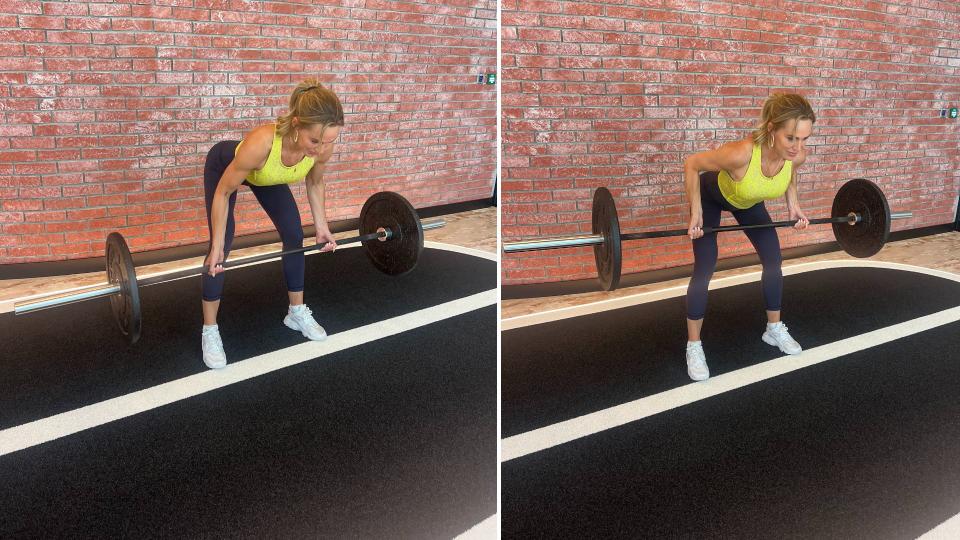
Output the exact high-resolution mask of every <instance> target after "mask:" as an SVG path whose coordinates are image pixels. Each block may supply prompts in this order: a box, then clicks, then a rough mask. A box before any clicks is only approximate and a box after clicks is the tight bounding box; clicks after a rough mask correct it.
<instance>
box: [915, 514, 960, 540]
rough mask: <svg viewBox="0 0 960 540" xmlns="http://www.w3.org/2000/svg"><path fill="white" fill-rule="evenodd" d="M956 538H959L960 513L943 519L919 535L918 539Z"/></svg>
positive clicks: (951, 539) (947, 539)
mask: <svg viewBox="0 0 960 540" xmlns="http://www.w3.org/2000/svg"><path fill="white" fill-rule="evenodd" d="M957 538H960V514H957V515H955V516H953V517H952V518H950V519H948V520H946V521H944V522H943V523H941V524H940V525H938V526H937V527H935V528H934V529H932V530H931V531H929V532H927V533H926V534H924V535H923V536H921V537H920V538H919V540H956V539H957Z"/></svg>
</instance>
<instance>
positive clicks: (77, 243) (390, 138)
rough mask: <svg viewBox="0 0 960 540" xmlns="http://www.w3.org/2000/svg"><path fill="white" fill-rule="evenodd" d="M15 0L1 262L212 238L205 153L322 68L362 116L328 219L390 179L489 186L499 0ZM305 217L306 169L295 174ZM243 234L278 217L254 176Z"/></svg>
mask: <svg viewBox="0 0 960 540" xmlns="http://www.w3.org/2000/svg"><path fill="white" fill-rule="evenodd" d="M161 3H162V4H176V5H162V6H161V5H145V4H143V3H132V2H128V1H126V0H119V1H117V2H110V3H100V2H86V1H77V0H73V1H70V2H48V1H43V2H41V1H36V0H15V1H10V2H2V3H0V115H2V116H0V120H2V122H0V262H4V263H18V262H29V261H43V260H56V259H65V258H81V257H89V256H99V255H102V253H103V241H104V239H105V238H106V235H107V234H108V232H110V231H112V230H119V231H121V232H122V233H123V234H124V235H125V236H126V237H127V239H128V241H129V242H130V243H131V247H132V249H133V250H134V251H143V250H150V249H156V248H163V247H169V246H176V245H180V244H188V243H195V242H202V241H203V242H205V241H206V236H207V234H206V218H205V213H204V210H203V192H202V167H203V159H204V157H205V155H206V152H207V150H208V149H209V148H210V147H211V146H212V145H213V144H214V143H216V142H217V141H220V140H224V139H239V138H241V137H242V136H243V134H244V133H245V132H246V131H248V130H249V129H251V128H253V127H255V126H257V125H260V124H261V123H266V122H270V121H272V120H273V119H275V118H276V117H277V116H278V115H279V114H282V113H283V112H285V110H286V105H287V101H288V98H289V95H290V92H291V90H292V89H293V87H294V86H295V85H296V83H298V82H299V81H301V80H302V79H304V78H306V77H308V76H314V75H316V76H319V77H320V78H321V80H323V81H324V82H325V83H327V84H329V85H330V86H331V87H332V88H333V89H334V90H335V91H336V92H337V93H338V94H339V96H340V98H341V101H342V102H343V103H344V107H345V112H346V122H347V126H346V128H345V129H344V131H343V133H342V136H341V141H340V144H339V145H338V147H337V150H336V154H335V155H334V158H333V160H332V161H331V165H330V166H329V167H328V171H329V172H328V173H327V176H326V178H327V180H328V184H327V197H328V205H327V206H328V211H327V215H328V218H329V219H331V220H336V219H343V218H350V217H356V215H357V214H358V213H359V209H360V205H361V204H362V203H363V201H364V200H365V199H366V198H367V197H368V196H369V195H371V194H372V193H374V192H375V191H378V190H384V189H389V190H395V191H399V192H401V193H403V194H404V195H405V196H407V198H409V199H410V200H411V202H412V203H413V204H414V205H415V206H418V207H424V206H432V205H438V204H444V203H451V202H460V201H468V200H476V199H481V198H485V197H489V196H490V194H491V193H492V190H493V181H494V177H495V168H496V120H497V118H496V90H495V88H496V87H494V86H487V85H481V84H477V74H478V73H481V72H484V73H485V72H492V71H493V70H494V69H495V67H496V61H497V58H496V37H497V36H496V31H497V30H496V2H495V0H473V1H470V0H458V1H452V2H451V1H444V2H439V1H437V2H428V3H425V2H413V1H411V2H388V1H385V0H365V1H355V0H344V1H342V2H340V3H339V4H340V5H330V4H331V3H330V2H297V1H258V2H247V1H241V0H187V1H182V2H161ZM294 192H295V194H296V195H297V197H298V201H300V202H301V205H302V211H303V215H304V222H305V224H307V223H309V222H310V220H311V218H310V213H309V206H308V204H307V201H306V197H305V195H304V193H303V185H302V184H300V185H299V186H298V187H295V189H294ZM237 218H238V234H245V233H251V232H258V231H263V230H272V225H271V224H270V222H269V220H268V219H267V218H266V217H265V215H264V214H263V212H262V211H261V210H260V209H259V206H257V204H256V201H255V200H254V199H253V197H252V195H250V193H249V190H246V189H243V190H241V195H240V203H239V205H238V207H237Z"/></svg>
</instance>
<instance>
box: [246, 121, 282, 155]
mask: <svg viewBox="0 0 960 540" xmlns="http://www.w3.org/2000/svg"><path fill="white" fill-rule="evenodd" d="M274 132H275V129H274V124H264V125H262V126H257V127H255V128H253V129H251V130H250V131H248V132H247V134H246V135H245V136H244V137H243V148H249V149H250V150H251V151H255V152H257V153H269V152H270V149H271V148H272V147H273V136H274Z"/></svg>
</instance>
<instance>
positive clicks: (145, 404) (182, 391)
mask: <svg viewBox="0 0 960 540" xmlns="http://www.w3.org/2000/svg"><path fill="white" fill-rule="evenodd" d="M498 298H499V293H498V291H497V290H496V289H491V290H489V291H485V292H482V293H478V294H474V295H472V296H467V297H465V298H460V299H457V300H453V301H451V302H446V303H444V304H440V305H438V306H433V307H429V308H426V309H421V310H419V311H414V312H411V313H407V314H404V315H400V316H398V317H393V318H392V319H387V320H385V321H380V322H377V323H373V324H368V325H366V326H361V327H359V328H354V329H352V330H347V331H345V332H340V333H338V334H332V335H330V337H328V338H327V340H326V341H322V342H312V341H308V342H306V343H301V344H299V345H295V346H293V347H288V348H286V349H282V350H279V351H273V352H270V353H267V354H263V355H260V356H255V357H253V358H248V359H246V360H242V361H239V362H234V363H231V364H229V365H228V366H227V367H226V368H225V369H222V370H210V371H204V372H202V373H198V374H196V375H191V376H188V377H184V378H182V379H179V380H176V381H171V382H168V383H165V384H161V385H159V386H154V387H152V388H147V389H145V390H140V391H138V392H133V393H130V394H127V395H124V396H120V397H117V398H113V399H109V400H106V401H101V402H99V403H95V404H93V405H88V406H86V407H82V408H80V409H75V410H72V411H68V412H65V413H61V414H58V415H55V416H50V417H47V418H43V419H40V420H36V421H34V422H30V423H27V424H23V425H19V426H15V427H12V428H8V429H4V430H2V431H0V456H3V455H6V454H9V453H11V452H16V451H18V450H23V449H25V448H29V447H31V446H34V445H37V444H41V443H44V442H47V441H52V440H54V439H58V438H60V437H65V436H67V435H70V434H73V433H77V432H79V431H83V430H85V429H90V428H93V427H96V426H99V425H101V424H105V423H107V422H112V421H114V420H119V419H121V418H126V417H128V416H132V415H135V414H138V413H141V412H144V411H148V410H150V409H154V408H157V407H160V406H163V405H167V404H169V403H173V402H175V401H179V400H182V399H186V398H189V397H192V396H196V395H199V394H202V393H205V392H209V391H211V390H215V389H217V388H222V387H224V386H228V385H231V384H234V383H238V382H240V381H244V380H247V379H250V378H253V377H257V376H259V375H263V374H265V373H270V372H272V371H276V370H278V369H282V368H285V367H288V366H292V365H295V364H299V363H302V362H306V361H309V360H313V359H315V358H318V357H321V356H325V355H328V354H331V353H335V352H337V351H342V350H344V349H348V348H350V347H356V346H358V345H362V344H364V343H368V342H371V341H374V340H377V339H381V338H385V337H388V336H392V335H396V334H400V333H402V332H406V331H409V330H413V329H415V328H419V327H422V326H426V325H428V324H431V323H434V322H438V321H441V320H444V319H448V318H451V317H455V316H457V315H462V314H464V313H469V312H471V311H474V310H477V309H480V308H483V307H486V306H490V305H495V304H496V303H497V299H498Z"/></svg>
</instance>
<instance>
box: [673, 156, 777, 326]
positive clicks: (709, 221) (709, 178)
mask: <svg viewBox="0 0 960 540" xmlns="http://www.w3.org/2000/svg"><path fill="white" fill-rule="evenodd" d="M700 204H701V206H702V207H703V226H704V227H716V226H717V225H719V224H720V211H721V210H726V211H728V212H732V213H733V217H734V218H736V220H737V223H739V224H740V225H757V224H761V223H771V219H770V214H768V213H767V208H766V206H764V204H763V203H762V202H760V203H757V204H755V205H753V206H751V207H750V208H747V209H746V210H738V209H736V208H734V207H733V206H732V205H731V204H730V203H729V202H728V201H727V200H726V199H725V198H724V197H723V194H722V193H720V187H719V186H718V185H717V173H716V172H704V173H701V174H700ZM743 232H744V234H746V235H747V238H749V239H750V243H752V244H753V247H754V249H756V250H757V255H759V256H760V263H761V264H763V274H762V277H761V280H760V283H761V285H762V286H763V300H764V303H765V304H766V307H767V310H768V311H779V310H780V302H781V300H782V298H783V271H782V270H781V268H780V267H781V263H782V262H783V259H782V257H781V255H780V239H779V238H778V237H777V231H776V230H774V229H773V228H769V229H747V230H745V231H743ZM693 258H694V262H693V277H692V278H690V285H689V286H688V287H687V318H689V319H692V320H695V321H696V320H700V319H702V318H703V317H704V315H705V314H706V312H707V287H708V286H709V285H710V278H711V277H712V276H713V270H714V269H715V268H716V266H717V235H716V234H705V235H703V236H702V237H700V238H698V239H696V240H694V241H693Z"/></svg>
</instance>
